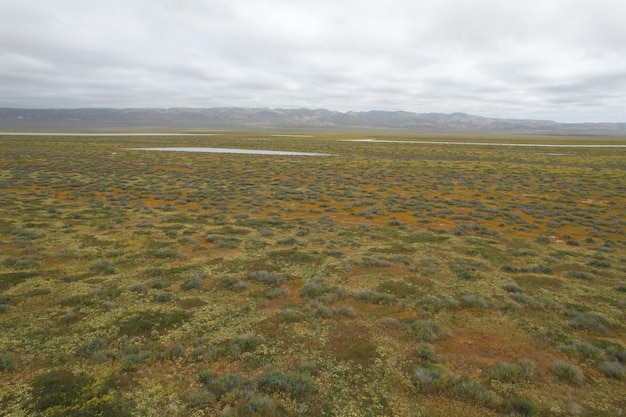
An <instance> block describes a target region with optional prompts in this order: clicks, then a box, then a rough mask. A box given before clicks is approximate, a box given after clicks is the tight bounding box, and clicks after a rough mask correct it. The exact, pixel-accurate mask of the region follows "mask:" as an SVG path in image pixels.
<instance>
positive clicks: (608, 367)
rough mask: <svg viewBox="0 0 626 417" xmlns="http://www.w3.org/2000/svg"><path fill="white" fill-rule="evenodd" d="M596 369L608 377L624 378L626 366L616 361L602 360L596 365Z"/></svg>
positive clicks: (625, 376)
mask: <svg viewBox="0 0 626 417" xmlns="http://www.w3.org/2000/svg"><path fill="white" fill-rule="evenodd" d="M598 371H600V373H601V374H602V375H604V376H606V377H609V378H615V379H625V378H626V368H624V366H622V365H621V364H620V363H618V362H602V363H600V364H599V365H598Z"/></svg>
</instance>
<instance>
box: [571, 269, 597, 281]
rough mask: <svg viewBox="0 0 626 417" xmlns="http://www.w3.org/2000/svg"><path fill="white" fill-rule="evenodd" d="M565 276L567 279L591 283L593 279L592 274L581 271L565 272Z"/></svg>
mask: <svg viewBox="0 0 626 417" xmlns="http://www.w3.org/2000/svg"><path fill="white" fill-rule="evenodd" d="M565 274H566V275H567V276H568V277H571V278H576V279H582V280H583V281H591V280H592V279H593V274H590V273H588V272H583V271H567V272H566V273H565Z"/></svg>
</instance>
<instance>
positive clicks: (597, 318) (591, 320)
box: [569, 311, 609, 335]
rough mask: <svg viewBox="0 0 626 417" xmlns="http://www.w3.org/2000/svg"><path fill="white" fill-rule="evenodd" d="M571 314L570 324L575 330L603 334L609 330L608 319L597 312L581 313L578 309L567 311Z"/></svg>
mask: <svg viewBox="0 0 626 417" xmlns="http://www.w3.org/2000/svg"><path fill="white" fill-rule="evenodd" d="M569 314H570V315H572V316H573V318H572V320H571V321H570V326H571V327H572V328H574V329H577V330H586V331H588V332H593V333H598V334H602V335H605V334H607V333H608V332H609V321H608V320H607V319H606V318H605V317H604V316H602V315H600V314H598V313H592V312H587V313H581V312H578V311H571V312H569Z"/></svg>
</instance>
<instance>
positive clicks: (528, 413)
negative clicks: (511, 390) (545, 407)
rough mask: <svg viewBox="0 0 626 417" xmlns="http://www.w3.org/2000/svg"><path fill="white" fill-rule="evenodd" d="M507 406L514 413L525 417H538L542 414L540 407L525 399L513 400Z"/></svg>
mask: <svg viewBox="0 0 626 417" xmlns="http://www.w3.org/2000/svg"><path fill="white" fill-rule="evenodd" d="M507 404H508V406H509V407H510V408H511V409H512V410H513V411H515V412H516V413H517V414H519V415H521V416H524V417H533V416H537V415H539V413H540V412H541V410H540V409H539V406H538V405H537V404H536V403H535V402H534V401H531V400H527V399H524V398H511V399H509V400H508V401H507Z"/></svg>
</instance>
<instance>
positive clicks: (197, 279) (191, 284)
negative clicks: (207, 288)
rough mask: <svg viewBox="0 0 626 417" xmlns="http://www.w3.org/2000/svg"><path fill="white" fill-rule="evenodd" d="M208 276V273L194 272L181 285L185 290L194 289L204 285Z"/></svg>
mask: <svg viewBox="0 0 626 417" xmlns="http://www.w3.org/2000/svg"><path fill="white" fill-rule="evenodd" d="M206 277H207V275H206V274H205V273H203V272H196V273H194V274H193V275H192V276H190V277H189V278H187V279H186V280H185V281H184V282H183V283H182V284H181V285H180V287H181V288H182V289H183V290H185V291H189V290H193V289H198V288H200V287H201V286H202V283H203V282H204V279H205V278H206Z"/></svg>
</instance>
